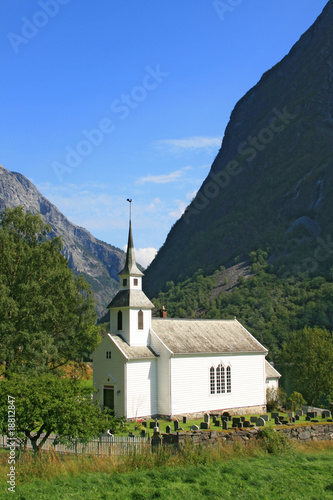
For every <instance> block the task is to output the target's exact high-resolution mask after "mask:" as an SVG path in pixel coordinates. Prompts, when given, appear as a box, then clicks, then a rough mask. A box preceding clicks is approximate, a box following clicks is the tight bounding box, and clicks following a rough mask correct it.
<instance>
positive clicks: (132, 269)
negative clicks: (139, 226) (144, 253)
mask: <svg viewBox="0 0 333 500" xmlns="http://www.w3.org/2000/svg"><path fill="white" fill-rule="evenodd" d="M124 275H127V276H141V277H142V276H143V273H142V272H141V271H140V269H139V268H138V266H137V265H136V261H135V251H134V245H133V236H132V221H131V219H130V222H129V232H128V243H127V253H126V262H125V267H124V269H122V270H121V271H120V272H119V273H118V276H124Z"/></svg>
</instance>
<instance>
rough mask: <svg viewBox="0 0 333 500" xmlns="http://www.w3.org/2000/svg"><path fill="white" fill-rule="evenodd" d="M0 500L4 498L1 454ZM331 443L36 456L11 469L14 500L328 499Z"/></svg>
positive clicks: (332, 484)
mask: <svg viewBox="0 0 333 500" xmlns="http://www.w3.org/2000/svg"><path fill="white" fill-rule="evenodd" d="M0 459H1V464H0V471H1V483H0V485H1V489H0V498H7V497H8V495H9V492H6V484H5V479H4V477H5V474H6V469H7V468H8V465H7V463H6V453H5V452H3V453H1V455H0ZM332 470H333V443H332V442H331V443H330V442H316V443H310V444H308V445H299V444H293V445H292V446H288V447H287V449H286V451H285V452H284V453H280V454H276V455H274V454H268V453H267V451H266V450H265V449H264V448H263V447H260V446H258V445H253V446H251V445H247V446H246V447H243V446H235V447H234V448H233V447H232V446H224V447H223V446H221V447H215V448H214V449H213V448H210V449H208V450H207V449H196V450H193V449H191V448H189V449H187V450H186V449H185V450H183V451H182V452H180V453H173V454H172V453H171V452H162V453H161V454H153V455H151V454H148V453H147V454H146V455H145V454H144V455H136V456H132V457H126V458H123V459H119V458H118V459H117V461H115V460H114V459H113V460H112V459H111V460H110V459H107V458H101V457H99V458H92V457H84V458H76V457H61V456H59V455H57V456H55V455H51V454H43V455H42V457H41V458H38V457H37V458H33V457H32V456H31V455H29V456H26V457H25V458H24V460H20V461H19V462H17V486H16V492H15V497H16V498H17V499H21V500H23V499H38V500H39V499H50V500H53V499H54V500H57V499H62V500H66V499H75V498H77V499H112V500H113V499H115V500H117V499H119V500H120V499H121V500H126V499H142V500H149V499H156V498H158V499H174V500H178V499H183V498H184V499H186V500H192V499H193V500H195V499H203V498H205V499H235V498H237V499H245V498H246V499H256V500H257V499H269V500H271V499H273V500H279V499H284V500H286V499H287V500H288V499H293V500H297V499H302V500H303V499H307V500H309V499H313V500H318V499H319V498H320V499H321V500H323V499H332V498H333V474H332Z"/></svg>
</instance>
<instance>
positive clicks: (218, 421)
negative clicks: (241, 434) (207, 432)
mask: <svg viewBox="0 0 333 500" xmlns="http://www.w3.org/2000/svg"><path fill="white" fill-rule="evenodd" d="M214 424H215V427H221V420H217V419H216V420H215V422H214Z"/></svg>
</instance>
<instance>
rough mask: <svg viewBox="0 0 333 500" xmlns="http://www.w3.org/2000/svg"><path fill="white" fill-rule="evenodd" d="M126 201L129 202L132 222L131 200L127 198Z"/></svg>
mask: <svg viewBox="0 0 333 500" xmlns="http://www.w3.org/2000/svg"><path fill="white" fill-rule="evenodd" d="M126 201H129V204H130V221H131V220H132V198H131V199H130V198H127V200H126Z"/></svg>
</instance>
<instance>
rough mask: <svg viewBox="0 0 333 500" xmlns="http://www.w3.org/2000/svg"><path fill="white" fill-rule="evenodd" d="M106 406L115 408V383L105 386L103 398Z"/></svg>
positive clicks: (111, 408)
mask: <svg viewBox="0 0 333 500" xmlns="http://www.w3.org/2000/svg"><path fill="white" fill-rule="evenodd" d="M103 403H104V406H106V407H107V408H110V410H114V387H113V385H105V386H104V398H103Z"/></svg>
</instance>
